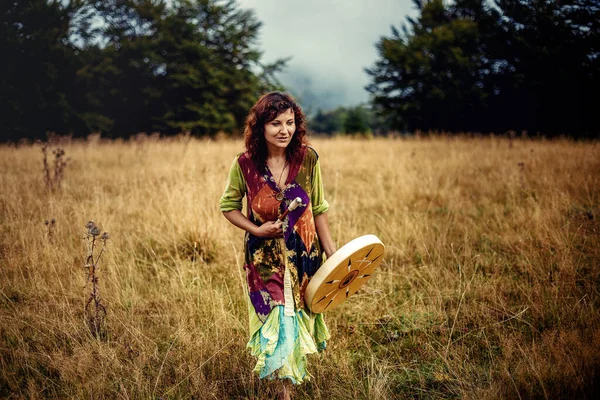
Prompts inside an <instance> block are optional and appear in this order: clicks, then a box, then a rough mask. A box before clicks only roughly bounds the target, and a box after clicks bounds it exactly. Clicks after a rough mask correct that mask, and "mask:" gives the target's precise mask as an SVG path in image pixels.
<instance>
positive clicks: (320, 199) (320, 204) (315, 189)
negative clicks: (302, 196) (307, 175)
mask: <svg viewBox="0 0 600 400" xmlns="http://www.w3.org/2000/svg"><path fill="white" fill-rule="evenodd" d="M310 202H311V203H312V212H313V216H315V217H316V216H317V215H319V214H323V213H324V212H326V211H327V210H329V203H328V202H327V200H325V194H324V190H323V181H322V179H321V164H320V162H319V159H317V162H316V163H315V167H314V168H313V171H312V190H311V193H310Z"/></svg>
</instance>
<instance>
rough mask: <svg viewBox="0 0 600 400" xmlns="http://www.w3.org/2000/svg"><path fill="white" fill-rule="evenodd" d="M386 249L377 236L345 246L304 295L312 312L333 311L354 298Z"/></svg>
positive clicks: (362, 238)
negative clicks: (350, 298)
mask: <svg viewBox="0 0 600 400" xmlns="http://www.w3.org/2000/svg"><path fill="white" fill-rule="evenodd" d="M384 250H385V246H384V245H383V243H381V240H379V238H378V237H377V236H375V235H364V236H360V237H358V238H356V239H354V240H352V241H350V242H348V243H346V244H345V245H344V246H342V247H341V248H340V249H339V250H338V251H336V252H335V253H333V255H332V256H331V257H330V258H329V259H328V260H327V261H325V263H323V265H321V268H319V270H318V271H317V272H316V273H315V275H314V276H313V277H312V278H311V280H310V283H309V284H308V286H307V287H306V292H305V293H304V302H305V303H306V306H307V307H308V308H309V309H310V310H311V311H312V312H313V313H322V312H325V311H331V310H333V309H334V308H335V307H337V306H338V305H340V304H341V303H342V302H343V301H344V300H346V299H347V298H348V297H350V296H352V295H353V294H354V293H356V291H357V290H358V289H360V288H361V286H362V285H364V284H365V283H366V282H367V281H368V280H369V279H370V278H371V276H372V274H373V272H374V271H375V268H377V267H378V266H379V264H380V263H381V260H382V259H383V253H384Z"/></svg>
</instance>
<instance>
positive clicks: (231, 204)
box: [219, 156, 246, 212]
mask: <svg viewBox="0 0 600 400" xmlns="http://www.w3.org/2000/svg"><path fill="white" fill-rule="evenodd" d="M238 157H239V156H238ZM238 157H235V159H234V160H233V164H231V168H230V169H229V176H228V178H227V186H226V187H225V191H224V192H223V195H222V196H221V199H220V200H219V206H220V208H221V211H223V212H227V211H233V210H240V211H242V199H243V198H244V195H245V194H246V181H245V180H244V174H243V173H242V168H241V167H240V164H239V163H238Z"/></svg>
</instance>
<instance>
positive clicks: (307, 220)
mask: <svg viewBox="0 0 600 400" xmlns="http://www.w3.org/2000/svg"><path fill="white" fill-rule="evenodd" d="M294 230H295V231H296V232H298V234H299V235H300V238H301V239H302V241H303V242H304V247H306V251H309V252H310V249H311V247H312V244H313V240H315V232H316V229H315V221H314V218H313V213H312V209H311V207H310V204H309V205H308V206H307V207H306V209H305V210H304V212H303V213H302V216H300V218H298V222H296V226H295V227H294Z"/></svg>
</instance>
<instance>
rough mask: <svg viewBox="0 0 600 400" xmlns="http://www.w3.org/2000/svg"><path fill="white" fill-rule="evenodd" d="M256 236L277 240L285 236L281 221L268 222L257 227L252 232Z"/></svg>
mask: <svg viewBox="0 0 600 400" xmlns="http://www.w3.org/2000/svg"><path fill="white" fill-rule="evenodd" d="M252 234H253V235H254V236H257V237H259V238H277V237H282V236H283V229H282V228H281V221H280V220H277V221H267V222H265V223H264V224H262V225H261V226H257V227H256V229H254V232H252Z"/></svg>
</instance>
